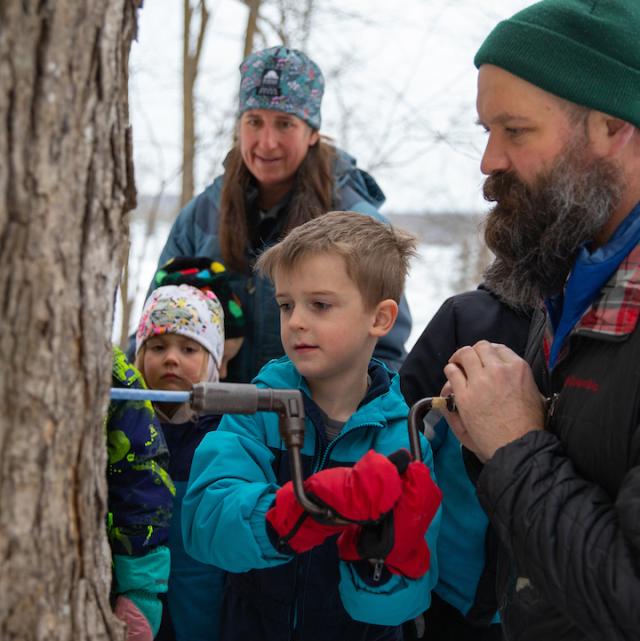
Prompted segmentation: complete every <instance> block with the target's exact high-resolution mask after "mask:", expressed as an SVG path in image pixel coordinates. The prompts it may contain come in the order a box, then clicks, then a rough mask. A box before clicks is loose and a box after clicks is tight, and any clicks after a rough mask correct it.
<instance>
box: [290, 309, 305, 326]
mask: <svg viewBox="0 0 640 641" xmlns="http://www.w3.org/2000/svg"><path fill="white" fill-rule="evenodd" d="M304 326H305V319H304V314H303V313H302V311H300V310H299V309H298V308H295V309H294V310H293V311H292V312H291V315H290V316H289V327H290V328H291V329H302V328H304Z"/></svg>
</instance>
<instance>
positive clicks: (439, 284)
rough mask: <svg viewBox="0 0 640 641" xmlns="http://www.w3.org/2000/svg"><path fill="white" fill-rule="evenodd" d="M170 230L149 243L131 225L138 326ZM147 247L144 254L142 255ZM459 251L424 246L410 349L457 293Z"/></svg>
mask: <svg viewBox="0 0 640 641" xmlns="http://www.w3.org/2000/svg"><path fill="white" fill-rule="evenodd" d="M168 233H169V225H168V224H166V223H165V224H162V225H160V226H159V227H158V229H157V231H156V233H155V234H154V235H153V236H152V237H150V238H149V239H148V242H147V243H146V244H145V243H144V242H143V240H144V238H143V234H144V225H143V224H142V223H141V222H140V221H133V222H132V224H131V259H130V262H129V269H130V279H131V285H130V288H133V287H135V286H136V284H137V294H136V296H135V304H134V309H133V313H132V316H131V318H132V319H133V323H134V325H135V321H137V319H138V318H139V316H140V312H141V311H142V305H143V303H144V295H145V293H146V291H147V287H148V285H149V282H150V281H151V278H152V277H153V273H154V270H155V266H156V262H157V260H158V256H159V255H160V251H161V250H162V247H163V245H164V242H165V240H166V237H167V235H168ZM143 250H144V255H142V252H143ZM459 252H460V246H458V245H446V246H435V245H420V247H419V249H418V254H419V255H418V257H417V258H416V259H414V261H413V263H412V267H411V271H410V273H409V279H408V281H407V286H406V295H407V300H408V301H409V307H410V309H411V315H412V317H413V330H412V332H411V336H410V338H409V340H408V341H407V345H406V347H407V350H409V349H411V347H412V346H413V344H414V343H415V341H416V340H417V339H418V337H419V336H420V334H421V333H422V330H423V329H424V328H425V326H426V324H427V323H428V322H429V320H430V319H431V317H432V316H433V315H434V313H435V312H436V311H437V309H438V308H439V307H440V305H441V304H442V303H443V301H444V300H445V299H446V298H448V297H449V296H451V295H452V294H453V293H455V284H456V282H458V281H459V269H458V267H457V262H458V257H459ZM120 316H121V308H120V301H118V305H117V307H116V318H115V322H114V335H113V339H114V341H118V340H119V328H120ZM133 329H134V326H130V331H132V330H133Z"/></svg>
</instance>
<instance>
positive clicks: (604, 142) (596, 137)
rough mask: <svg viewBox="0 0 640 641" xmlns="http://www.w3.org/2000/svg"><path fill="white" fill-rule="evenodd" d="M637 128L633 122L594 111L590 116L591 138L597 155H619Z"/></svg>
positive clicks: (610, 156) (604, 156) (609, 156)
mask: <svg viewBox="0 0 640 641" xmlns="http://www.w3.org/2000/svg"><path fill="white" fill-rule="evenodd" d="M636 131H637V129H636V127H634V126H633V125H632V124H631V123H629V122H626V121H625V120H622V119H620V118H616V117H614V116H609V115H608V114H605V113H602V112H601V111H593V112H592V113H591V114H590V118H589V139H590V141H591V147H592V149H593V151H594V152H595V153H596V155H598V156H600V157H603V158H606V157H608V158H612V157H615V156H617V155H618V154H619V153H620V152H621V151H622V150H623V149H624V148H625V147H626V146H627V145H628V144H629V142H630V141H631V139H632V138H633V136H634V134H635V133H636Z"/></svg>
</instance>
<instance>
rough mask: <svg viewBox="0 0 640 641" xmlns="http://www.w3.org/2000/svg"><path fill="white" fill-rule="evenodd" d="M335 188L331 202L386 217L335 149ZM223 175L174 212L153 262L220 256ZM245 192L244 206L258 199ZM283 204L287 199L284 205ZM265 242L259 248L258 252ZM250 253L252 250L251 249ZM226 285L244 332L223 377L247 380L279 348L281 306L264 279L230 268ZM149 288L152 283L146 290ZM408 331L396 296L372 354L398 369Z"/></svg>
mask: <svg viewBox="0 0 640 641" xmlns="http://www.w3.org/2000/svg"><path fill="white" fill-rule="evenodd" d="M334 178H335V194H334V202H333V208H334V209H336V210H352V211H357V212H361V213H363V214H369V215H370V216H373V217H374V218H377V219H380V220H383V221H385V222H388V221H387V220H386V218H384V217H383V216H382V215H381V214H380V213H379V212H378V207H380V206H381V205H382V203H383V202H384V200H385V197H384V194H383V193H382V191H381V189H380V187H379V186H378V184H377V183H376V181H375V180H374V179H373V178H372V177H371V176H370V175H369V174H368V173H366V172H365V171H363V170H362V169H359V168H358V167H356V161H355V160H354V159H353V158H352V157H351V156H349V155H348V154H346V153H344V152H342V151H339V150H337V158H336V162H335V166H334ZM223 180H224V176H218V177H217V178H216V179H215V180H214V182H213V184H211V185H209V187H207V188H206V189H205V190H204V191H203V192H202V193H201V194H200V195H198V196H196V197H195V198H194V199H193V200H192V201H191V202H189V203H187V205H185V207H184V208H183V209H182V211H181V212H180V214H179V215H178V217H177V218H176V221H175V223H174V224H173V227H172V228H171V231H170V232H169V237H168V239H167V242H166V244H165V246H164V249H163V250H162V253H161V254H160V259H159V261H158V265H159V266H160V265H162V264H164V263H165V262H166V261H167V260H169V259H170V258H173V257H174V256H209V257H211V258H213V259H215V260H222V254H221V249H220V239H219V237H218V217H219V205H220V195H221V193H222V184H223ZM255 192H256V193H255V194H253V196H252V195H248V196H247V200H248V206H250V204H251V202H255V199H257V190H255ZM283 207H284V208H286V204H284V205H283ZM285 218H286V212H284V211H283V212H282V213H281V214H279V215H278V225H277V226H276V228H275V229H274V230H273V233H272V234H271V235H270V238H269V240H268V241H267V243H266V245H265V247H266V246H268V245H271V244H273V243H275V242H276V241H277V240H278V239H279V238H280V235H281V234H280V232H281V230H282V226H283V224H284V221H285ZM263 249H264V247H261V248H259V251H257V252H255V253H260V251H262V250H263ZM250 253H251V258H252V259H253V256H254V254H253V250H251V252H250ZM228 273H229V276H230V283H231V287H232V288H233V290H234V291H235V293H236V294H237V295H238V297H239V298H240V301H241V303H242V306H243V310H244V314H245V317H246V319H247V334H246V335H245V338H244V342H243V344H242V347H241V349H240V352H239V353H238V355H237V356H236V357H235V358H234V359H233V360H232V361H231V362H230V363H229V373H228V376H227V379H226V380H227V381H228V382H239V383H248V382H249V381H250V380H251V379H252V378H253V377H254V376H255V375H256V374H257V373H258V371H259V370H260V368H261V367H262V366H263V365H264V364H265V363H267V362H268V361H270V360H271V359H273V358H278V357H280V356H282V355H283V354H284V350H283V348H282V343H281V341H280V310H279V309H278V305H277V304H276V302H275V298H274V290H273V286H272V285H271V283H270V282H269V280H268V279H266V278H263V277H260V276H257V275H250V274H243V273H238V272H234V271H231V270H229V272H228ZM153 288H154V286H153V284H152V285H151V288H150V289H149V292H148V293H147V296H148V295H149V293H150V292H151V290H152V289H153ZM410 332H411V315H410V313H409V306H408V305H407V302H406V299H405V298H404V297H403V298H402V300H401V302H400V311H399V314H398V319H397V320H396V323H395V326H394V328H393V329H392V330H391V332H390V333H389V334H388V335H387V336H385V337H384V338H382V339H380V343H379V345H378V346H377V348H376V352H375V354H374V355H375V356H376V357H378V358H380V359H382V360H383V361H385V362H386V363H387V364H388V365H389V366H390V367H391V368H392V369H399V367H400V365H401V364H402V361H403V360H404V357H405V356H406V352H405V349H404V344H405V342H406V340H407V338H408V337H409V334H410Z"/></svg>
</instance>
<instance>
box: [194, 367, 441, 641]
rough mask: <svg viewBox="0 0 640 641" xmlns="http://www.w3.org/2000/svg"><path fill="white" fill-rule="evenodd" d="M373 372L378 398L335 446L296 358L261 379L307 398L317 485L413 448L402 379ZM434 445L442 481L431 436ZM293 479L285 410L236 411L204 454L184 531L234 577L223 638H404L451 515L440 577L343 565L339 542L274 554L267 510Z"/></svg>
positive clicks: (432, 530)
mask: <svg viewBox="0 0 640 641" xmlns="http://www.w3.org/2000/svg"><path fill="white" fill-rule="evenodd" d="M369 375H370V377H371V381H372V382H371V386H370V389H369V392H368V394H367V397H366V398H365V399H364V400H363V402H362V403H361V405H360V407H359V408H358V410H357V411H356V412H355V414H353V415H352V417H351V418H350V419H349V420H348V422H347V423H346V424H345V426H344V427H343V429H342V431H341V433H340V434H339V435H338V436H337V437H336V438H335V439H334V440H333V441H331V442H327V440H326V438H325V434H324V427H323V421H322V417H321V415H320V411H319V409H318V407H317V406H316V405H315V403H313V401H312V400H311V398H310V393H309V388H308V387H307V384H306V382H305V380H304V378H303V377H301V376H300V374H299V373H298V372H297V370H296V369H295V367H294V366H293V364H292V363H291V361H290V360H289V359H288V358H286V357H283V358H281V359H278V360H276V361H273V362H271V363H269V364H268V365H267V366H266V367H264V368H263V369H262V371H261V372H260V374H259V376H258V377H257V378H256V380H255V382H256V383H257V384H258V385H259V386H261V387H272V388H293V389H300V390H301V391H302V392H303V397H304V403H305V412H306V419H305V422H306V426H305V427H306V432H305V440H304V447H303V448H302V463H303V471H304V477H305V478H307V477H308V476H310V475H311V474H313V473H315V472H317V471H319V470H322V469H326V468H330V467H334V466H345V465H346V466H351V465H353V464H354V463H355V462H356V461H358V460H359V459H360V458H361V457H362V456H363V455H364V454H365V453H366V452H367V451H368V450H370V449H374V450H376V451H377V452H381V453H383V454H391V453H392V452H394V451H396V450H397V449H399V448H401V447H405V448H406V447H408V446H409V441H408V433H407V414H408V408H407V406H406V404H405V402H404V400H403V398H402V396H401V394H400V387H399V379H398V376H397V375H394V374H392V373H391V372H390V370H389V369H387V368H386V367H385V366H384V365H383V364H382V363H381V362H379V361H376V360H375V359H374V360H372V361H371V364H370V368H369ZM422 447H423V452H424V462H425V463H426V464H427V465H428V466H429V467H430V469H431V473H432V474H433V465H432V456H431V450H430V448H429V445H428V443H427V441H426V440H423V443H422ZM290 478H291V475H290V468H289V459H288V455H287V451H286V449H285V446H284V443H283V442H282V441H281V439H280V434H279V430H278V418H277V416H276V415H275V414H273V413H257V414H255V415H251V416H239V415H226V416H225V417H224V418H223V420H222V422H221V424H220V427H219V429H218V430H217V431H216V432H213V433H211V434H208V435H207V436H206V437H205V438H204V439H203V441H202V443H201V444H200V446H199V447H198V449H197V451H196V454H195V457H194V460H193V465H192V469H191V475H190V477H189V485H188V488H187V493H186V496H185V499H184V502H183V512H182V526H183V534H184V541H185V547H186V549H187V551H188V552H189V554H191V555H192V556H194V557H196V558H198V559H200V560H201V561H203V562H208V563H214V564H216V565H218V566H220V567H223V568H225V569H227V570H228V571H229V572H230V573H234V574H229V575H228V580H227V586H226V590H225V600H224V603H223V614H222V630H221V639H223V640H224V641H230V640H237V641H240V640H241V639H243V640H246V639H261V641H269V640H273V641H276V640H277V641H281V640H282V639H291V638H296V639H299V640H304V641H310V640H313V639H322V640H323V641H330V640H332V639H335V640H336V641H343V640H344V639H350V640H351V639H358V640H363V641H364V640H370V639H376V640H383V639H384V640H387V639H401V638H402V637H401V630H400V629H399V628H397V627H395V626H399V625H400V624H401V623H402V622H403V621H405V620H407V619H410V618H412V617H414V616H416V615H417V614H419V613H420V612H422V611H423V610H424V609H425V608H426V607H427V606H428V605H429V603H430V591H431V589H432V587H433V586H434V585H435V583H436V579H437V572H438V570H437V556H436V549H435V543H436V535H437V530H438V527H439V521H440V511H438V515H437V516H436V518H435V519H434V521H433V522H432V524H431V526H430V527H429V530H428V532H427V536H426V539H427V542H428V545H429V548H430V550H431V568H430V570H429V572H428V573H427V574H426V575H425V576H424V577H422V578H421V579H419V580H415V581H413V580H409V579H406V578H404V577H400V576H397V575H392V574H390V573H388V572H386V571H385V572H384V573H383V578H382V579H381V580H380V581H378V582H375V581H373V580H372V569H371V565H370V564H369V563H368V562H367V561H365V562H361V563H360V564H357V563H356V564H351V563H346V562H343V561H340V560H339V559H338V554H337V546H336V537H332V538H330V539H329V540H328V541H326V542H325V543H324V544H323V545H321V546H318V547H316V548H314V549H313V550H311V551H309V552H306V553H303V554H300V555H288V554H283V553H281V552H279V551H278V550H277V549H276V548H275V547H274V545H273V543H272V541H271V539H270V536H269V533H268V530H267V523H266V519H265V514H266V512H267V510H268V509H269V508H270V507H271V505H272V503H273V501H274V497H275V492H276V491H277V490H278V488H279V487H280V486H281V485H283V484H284V483H286V482H287V481H289V480H290ZM294 635H295V637H294Z"/></svg>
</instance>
